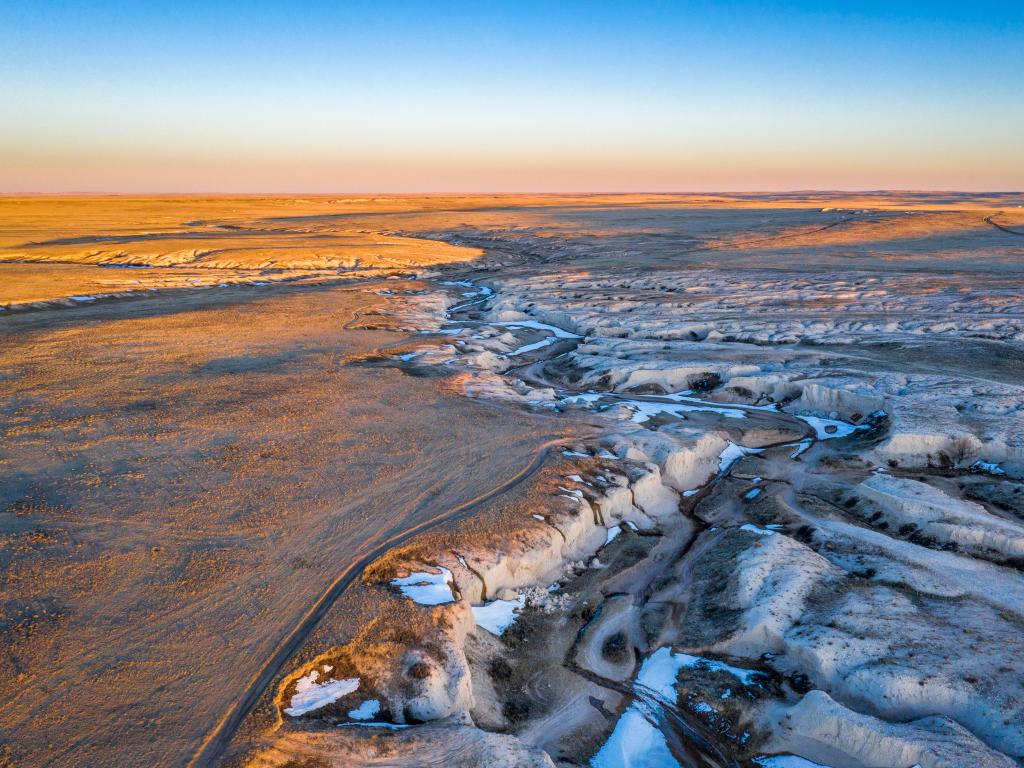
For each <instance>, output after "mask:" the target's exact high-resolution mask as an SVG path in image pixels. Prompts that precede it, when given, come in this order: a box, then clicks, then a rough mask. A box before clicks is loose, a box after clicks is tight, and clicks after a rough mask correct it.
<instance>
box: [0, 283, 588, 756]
mask: <svg viewBox="0 0 1024 768" xmlns="http://www.w3.org/2000/svg"><path fill="white" fill-rule="evenodd" d="M387 285H388V287H389V288H391V289H398V288H399V287H400V284H399V283H398V282H397V281H389V282H388V283H387ZM375 290H376V287H375V286H374V284H372V283H360V284H358V285H355V286H353V285H348V286H344V287H319V288H312V287H307V288H298V287H295V288H273V287H268V288H266V289H264V290H254V289H238V290H229V289H225V290H224V291H221V292H216V293H213V292H205V293H196V294H183V293H175V294H173V295H172V294H164V295H155V296H153V297H152V298H147V299H140V300H135V301H127V302H116V301H111V302H109V303H106V304H102V305H100V304H98V305H95V306H91V307H81V308H76V309H74V310H66V309H57V310H53V311H39V312H33V313H26V314H21V315H16V316H11V317H7V318H4V322H3V323H2V324H0V370H2V371H3V375H5V377H6V379H5V382H4V384H5V386H4V388H3V390H2V392H0V425H2V427H3V429H4V430H5V432H4V439H3V441H2V443H0V512H5V513H7V514H3V515H0V534H3V535H4V536H5V537H7V539H8V541H9V542H11V543H13V545H14V546H12V547H9V548H8V550H7V553H8V554H5V557H8V560H9V562H7V563H6V565H5V581H4V582H3V583H2V584H0V606H2V607H3V609H4V611H5V613H4V615H3V616H0V619H3V621H4V622H7V623H6V624H4V623H2V622H0V632H2V633H3V634H2V636H0V641H2V642H0V647H2V648H3V649H4V652H3V654H0V686H2V687H3V689H4V690H5V691H8V692H10V695H9V696H8V697H7V698H6V699H5V701H3V702H0V743H3V744H5V745H9V746H5V747H4V748H3V749H6V750H7V753H6V754H5V753H4V752H3V751H0V758H3V759H7V760H8V762H9V763H10V764H12V765H18V766H26V767H28V768H33V767H35V766H48V765H58V764H59V765H62V766H76V767H77V766H82V767H83V768H84V767H86V766H88V767H89V768H91V767H92V766H96V765H161V766H183V765H188V764H189V763H190V762H191V764H192V765H205V764H208V763H209V762H211V760H212V759H213V757H214V756H216V755H217V754H219V752H220V750H221V749H222V747H223V745H224V743H225V741H226V739H227V738H229V737H230V735H231V734H232V732H233V729H234V728H235V727H236V726H237V724H238V722H239V720H241V719H242V716H243V715H244V714H245V713H246V712H247V711H248V709H249V708H250V707H251V706H252V703H253V702H254V701H255V700H256V699H258V698H259V695H260V693H261V692H262V690H263V687H264V686H265V685H266V683H267V682H268V681H269V680H271V679H272V678H273V676H274V674H275V672H276V671H277V670H278V669H279V668H280V666H281V664H283V663H284V662H285V661H286V660H287V659H288V658H289V657H290V655H291V653H292V652H293V651H294V650H295V648H296V647H298V646H299V645H300V644H301V643H302V641H303V639H304V638H305V637H306V636H307V635H308V634H309V632H310V631H311V630H312V629H314V628H315V627H316V626H317V622H318V621H319V620H320V618H321V617H322V616H323V615H324V613H325V612H326V611H327V610H328V609H329V608H330V607H331V605H332V603H333V602H334V601H335V599H336V598H337V597H338V596H339V595H340V594H341V593H343V592H344V591H345V589H346V587H348V586H349V585H350V584H352V583H353V582H354V581H355V580H356V579H357V578H358V576H359V573H360V571H361V569H362V568H363V567H364V566H365V565H366V564H367V563H368V562H369V561H370V560H372V559H373V558H374V557H375V556H376V555H378V554H379V553H381V552H383V551H384V550H385V549H387V548H389V547H391V546H393V545H395V544H396V543H399V542H402V541H404V540H406V539H407V538H408V537H410V536H411V535H413V534H414V533H416V532H420V531H423V530H424V529H426V528H429V527H431V526H437V525H440V524H442V523H444V522H446V521H449V520H453V519H455V518H458V517H460V516H465V515H468V514H471V513H473V512H474V511H475V510H478V509H479V508H480V507H481V506H483V505H486V504H487V503H488V502H489V501H490V500H492V499H494V497H495V496H497V495H499V494H501V493H502V492H503V491H506V490H508V489H509V488H512V487H513V486H515V485H516V484H518V483H522V482H524V481H527V480H528V479H529V478H530V476H531V475H532V474H533V473H534V472H535V471H536V470H537V468H538V467H540V466H541V465H542V464H543V462H544V458H545V456H546V450H545V448H544V446H550V445H553V444H554V443H553V442H552V441H553V440H557V439H558V438H562V437H564V436H565V435H566V434H568V432H567V429H568V427H567V425H566V424H565V423H563V422H561V421H558V420H556V419H554V418H552V417H545V416H531V415H529V414H524V413H519V412H512V411H510V410H509V409H504V408H500V407H495V406H489V405H484V404H481V403H478V402H474V401H472V400H469V399H467V398H465V397H462V396H461V395H458V394H457V393H456V392H454V391H453V390H452V389H451V388H450V387H449V385H448V383H447V382H446V381H445V380H444V379H438V378H429V377H428V378H423V377H413V376H406V375H403V374H402V373H401V372H400V371H399V370H398V369H396V368H390V367H382V366H376V365H362V364H360V363H359V361H360V359H361V358H365V357H366V356H368V355H370V356H372V355H374V354H375V353H376V351H377V350H381V349H386V348H389V347H393V346H395V345H401V344H402V343H404V342H405V341H406V339H407V337H406V335H405V334H404V333H397V332H393V331H388V330H381V329H380V328H375V329H373V330H370V329H367V330H360V329H357V328H354V327H352V326H353V325H356V324H357V323H358V318H359V317H360V313H362V314H363V315H365V314H368V313H369V312H371V311H373V310H374V309H375V308H376V307H377V306H378V305H381V304H383V301H384V300H383V299H382V298H381V297H379V296H377V295H376V293H375ZM374 321H375V323H376V324H378V325H379V324H380V323H381V320H380V318H374ZM347 324H348V325H349V327H350V328H351V329H346V328H345V326H346V325H347ZM442 414H443V417H442V416H441V415H442ZM481 457H487V460H486V461H482V460H481ZM22 542H24V543H22ZM11 552H13V553H14V554H13V555H10V554H9V553H11ZM33 615H35V618H33ZM51 616H52V617H53V618H51ZM20 617H27V618H20ZM254 669H255V670H256V671H255V672H254V671H253V670H254ZM3 759H0V763H2V762H3Z"/></svg>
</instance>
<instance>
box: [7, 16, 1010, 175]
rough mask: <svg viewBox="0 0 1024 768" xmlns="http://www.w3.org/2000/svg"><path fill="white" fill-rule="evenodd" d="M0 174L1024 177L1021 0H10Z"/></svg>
mask: <svg viewBox="0 0 1024 768" xmlns="http://www.w3.org/2000/svg"><path fill="white" fill-rule="evenodd" d="M0 99H2V101H0V103H3V104H4V105H5V109H4V114H3V119H2V120H0V191H309V192H313V191H400V192H401V191H517V190H521V191H548V190H551V191H556V190H557V191H573V190H578V191H590V190H594V191H597V190H622V191H628V190H652V191H656V190H684V191H686V190H750V189H792V188H812V187H813V188H849V189H854V188H861V189H863V188H881V187H890V188H894V187H900V188H909V187H913V188H944V189H949V188H959V189H1020V188H1022V187H1024V139H1022V138H1021V137H1022V136H1024V3H995V4H988V5H973V4H967V3H956V4H953V3H856V4H854V3H842V4H833V5H832V6H829V5H822V4H819V3H774V4H771V6H770V7H769V6H767V5H766V4H762V3H716V4H713V5H712V4H699V3H685V2H677V3H654V2H647V3H643V2H640V3H602V2H592V3H575V2H567V3H557V4H556V3H523V2H520V3H446V4H441V3H425V2H424V3H305V4H295V5H292V4H287V5H286V4H283V3H280V4H279V3H266V2H250V3H240V2H237V3H236V2H215V1H214V2H207V3H188V2H180V3H141V2H140V3H130V4H129V3H114V2H102V1H99V2H93V3H83V2H67V3H56V2H45V0H43V1H41V2H32V3H27V2H20V0H6V2H5V3H3V4H2V5H0Z"/></svg>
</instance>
